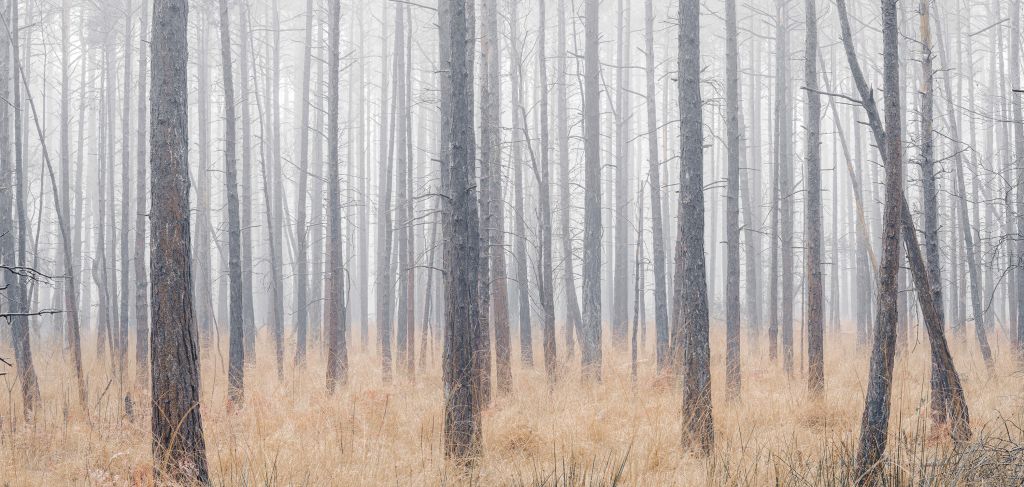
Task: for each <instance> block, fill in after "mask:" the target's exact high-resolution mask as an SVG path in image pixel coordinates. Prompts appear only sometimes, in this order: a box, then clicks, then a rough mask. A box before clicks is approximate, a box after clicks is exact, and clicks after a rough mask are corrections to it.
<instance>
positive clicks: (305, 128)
mask: <svg viewBox="0 0 1024 487" xmlns="http://www.w3.org/2000/svg"><path fill="white" fill-rule="evenodd" d="M305 17H306V43H305V45H304V49H305V50H304V51H303V55H302V96H301V97H299V99H300V100H301V102H300V104H301V106H300V108H299V113H300V114H301V115H300V120H299V127H298V129H299V147H298V150H299V157H298V160H299V192H298V194H297V195H296V198H297V200H296V201H295V215H296V216H295V244H296V245H295V252H296V254H297V257H296V260H295V266H296V269H295V300H296V303H295V304H296V306H295V365H303V364H305V362H306V332H307V329H308V327H309V324H308V316H309V312H308V310H309V308H308V303H309V297H308V296H307V292H306V291H307V288H308V284H309V281H308V279H309V277H308V275H307V269H308V262H307V258H306V254H307V252H308V248H307V247H308V241H307V238H306V192H307V191H308V185H309V80H310V73H311V69H310V65H311V64H312V61H313V0H306V15H305ZM332 86H336V85H332ZM317 197H319V196H317Z"/></svg>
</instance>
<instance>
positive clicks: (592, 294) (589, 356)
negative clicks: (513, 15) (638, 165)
mask: <svg viewBox="0 0 1024 487" xmlns="http://www.w3.org/2000/svg"><path fill="white" fill-rule="evenodd" d="M598 3H599V2H598V0H586V2H585V3H584V17H585V26H584V50H583V51H584V52H583V64H584V75H583V152H584V156H583V157H584V187H585V188H586V194H585V195H584V197H583V327H582V331H583V333H582V345H583V347H582V348H583V350H582V354H581V355H580V359H581V361H580V364H581V366H582V368H583V376H584V377H585V378H587V379H589V380H600V379H601V232H602V228H601V144H600V143H601V141H600V137H601V100H600V96H601V88H600V85H599V84H598V83H599V78H600V76H601V64H600V63H601V61H600V59H599V58H598V50H599V44H598V41H599V34H600V32H599V25H600V24H599V21H598V11H599V9H598Z"/></svg>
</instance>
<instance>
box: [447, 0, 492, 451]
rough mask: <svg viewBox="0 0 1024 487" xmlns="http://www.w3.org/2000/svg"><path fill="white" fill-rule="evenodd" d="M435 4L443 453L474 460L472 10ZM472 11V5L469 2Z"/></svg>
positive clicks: (452, 0)
mask: <svg viewBox="0 0 1024 487" xmlns="http://www.w3.org/2000/svg"><path fill="white" fill-rule="evenodd" d="M439 7H440V8H439V9H438V14H439V20H440V22H439V24H440V28H439V31H440V41H441V49H440V50H441V64H442V66H444V67H445V68H446V69H444V70H443V72H445V73H446V74H445V75H444V76H443V77H442V80H441V116H442V130H443V133H444V146H443V148H442V158H441V159H442V162H441V164H442V169H441V173H442V174H441V176H442V184H443V186H444V187H443V189H442V192H443V194H445V195H446V196H447V197H446V198H442V199H441V200H440V201H441V204H442V208H443V210H442V212H441V215H442V229H443V235H444V238H443V241H444V263H443V264H442V266H443V268H444V269H445V273H444V277H445V320H446V322H445V331H444V367H443V380H444V408H445V412H444V445H445V456H446V457H448V458H452V459H455V460H457V461H472V459H473V458H475V457H476V456H478V455H479V454H480V453H481V449H482V446H483V434H482V431H481V424H480V409H481V406H482V404H483V403H482V401H481V399H482V397H481V395H480V394H481V392H482V391H481V389H480V384H479V379H480V376H479V375H478V374H477V373H476V372H475V365H476V364H475V363H474V355H475V353H476V350H475V348H476V341H475V338H476V337H477V336H478V335H479V334H480V331H481V330H479V327H480V325H481V321H480V313H486V310H481V309H479V308H477V307H476V306H475V304H476V303H477V299H476V293H477V290H478V281H477V279H478V278H477V266H478V264H479V263H480V262H479V257H480V250H479V249H478V248H477V245H479V244H480V237H479V231H480V230H479V226H478V221H477V211H478V208H477V201H476V190H475V186H476V176H475V175H474V172H475V171H474V167H473V166H474V157H475V154H474V153H475V148H474V137H473V74H472V59H473V55H472V46H473V42H474V40H473V37H472V36H473V29H472V27H471V25H472V14H471V13H470V12H471V10H470V11H467V10H468V8H467V5H466V1H465V0H441V2H440V6H439ZM469 8H472V7H469Z"/></svg>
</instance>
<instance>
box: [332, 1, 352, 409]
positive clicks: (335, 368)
mask: <svg viewBox="0 0 1024 487" xmlns="http://www.w3.org/2000/svg"><path fill="white" fill-rule="evenodd" d="M329 15H330V17H329V19H328V20H329V24H328V54H327V66H328V68H327V69H328V74H327V78H328V80H327V86H328V87H329V91H328V93H327V154H328V156H327V174H328V176H327V184H328V190H327V192H328V201H329V202H330V209H329V210H328V211H329V212H330V229H329V232H330V236H329V243H328V245H329V248H328V262H329V279H330V282H331V285H330V286H329V292H330V300H329V301H330V306H331V308H330V311H329V313H328V314H327V390H328V392H331V393H333V392H334V388H335V387H336V384H338V383H341V384H345V383H346V382H347V381H348V343H347V342H346V337H345V328H346V309H345V269H344V267H343V262H344V260H343V259H342V246H341V232H342V231H343V229H342V227H341V177H340V175H339V174H340V172H339V166H340V162H339V160H338V130H339V128H338V111H339V110H338V86H339V84H340V83H339V76H340V75H339V67H340V63H341V61H340V54H339V47H338V46H339V43H340V39H341V0H331V2H330V5H329Z"/></svg>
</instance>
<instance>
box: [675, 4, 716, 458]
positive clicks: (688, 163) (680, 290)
mask: <svg viewBox="0 0 1024 487" xmlns="http://www.w3.org/2000/svg"><path fill="white" fill-rule="evenodd" d="M678 35H679V52H678V55H679V73H680V75H679V84H678V90H679V91H678V96H679V120H680V123H681V125H680V126H681V130H680V137H679V142H680V150H681V154H680V170H679V213H678V215H679V218H678V240H677V241H676V273H675V279H676V285H675V304H674V305H673V311H674V313H675V316H674V319H673V330H672V335H673V343H672V348H673V349H675V350H676V353H677V355H678V356H677V364H678V366H679V367H681V369H680V372H681V373H682V378H683V381H682V386H683V427H682V445H683V447H684V448H691V449H694V450H696V451H699V452H701V453H702V454H704V455H709V454H710V453H711V450H712V449H713V448H714V445H715V430H714V423H713V422H712V416H711V347H710V344H709V343H708V293H707V279H706V277H705V264H704V173H703V167H704V130H703V122H702V116H701V95H700V3H699V1H698V0H681V1H680V2H679V33H678Z"/></svg>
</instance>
